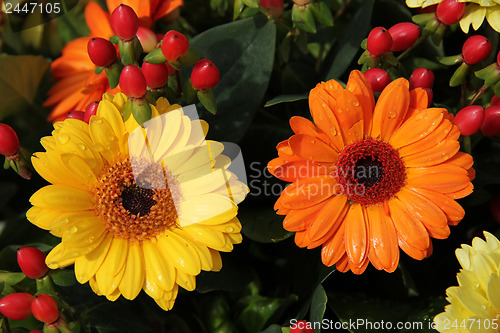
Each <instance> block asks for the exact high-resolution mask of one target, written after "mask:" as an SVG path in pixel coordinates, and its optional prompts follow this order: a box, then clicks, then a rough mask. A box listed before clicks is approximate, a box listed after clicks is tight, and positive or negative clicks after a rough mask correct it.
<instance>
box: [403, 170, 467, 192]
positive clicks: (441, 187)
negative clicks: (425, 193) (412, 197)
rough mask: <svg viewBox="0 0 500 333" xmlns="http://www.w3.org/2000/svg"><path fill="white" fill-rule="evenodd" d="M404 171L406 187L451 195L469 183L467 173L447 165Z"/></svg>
mask: <svg viewBox="0 0 500 333" xmlns="http://www.w3.org/2000/svg"><path fill="white" fill-rule="evenodd" d="M406 171H407V177H408V178H407V184H408V187H415V188H426V189H429V190H433V191H437V192H441V193H452V192H456V191H459V190H461V189H463V188H464V187H466V186H467V185H468V184H469V183H470V179H469V176H468V174H467V171H465V170H464V169H462V168H460V167H457V166H456V165H450V164H447V163H445V164H441V165H437V166H434V167H427V168H408V169H407V170H406Z"/></svg>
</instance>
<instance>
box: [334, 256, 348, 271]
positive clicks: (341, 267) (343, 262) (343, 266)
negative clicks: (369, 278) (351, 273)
mask: <svg viewBox="0 0 500 333" xmlns="http://www.w3.org/2000/svg"><path fill="white" fill-rule="evenodd" d="M335 268H337V270H338V271H339V272H342V273H345V272H347V271H348V270H349V269H350V267H349V259H348V257H347V253H344V255H343V256H342V257H341V258H340V259H339V260H338V261H337V264H336V265H335Z"/></svg>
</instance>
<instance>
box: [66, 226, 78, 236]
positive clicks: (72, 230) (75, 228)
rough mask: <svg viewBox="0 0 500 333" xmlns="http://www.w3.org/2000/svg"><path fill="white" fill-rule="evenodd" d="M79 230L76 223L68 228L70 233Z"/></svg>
mask: <svg viewBox="0 0 500 333" xmlns="http://www.w3.org/2000/svg"><path fill="white" fill-rule="evenodd" d="M77 231H78V228H77V227H76V226H74V225H72V226H71V227H69V228H68V233H70V234H74V233H75V232H77Z"/></svg>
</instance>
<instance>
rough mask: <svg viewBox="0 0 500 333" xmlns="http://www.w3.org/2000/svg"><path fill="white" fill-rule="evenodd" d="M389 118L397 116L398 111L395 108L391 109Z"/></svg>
mask: <svg viewBox="0 0 500 333" xmlns="http://www.w3.org/2000/svg"><path fill="white" fill-rule="evenodd" d="M389 118H391V119H394V118H396V112H395V111H394V110H391V111H389Z"/></svg>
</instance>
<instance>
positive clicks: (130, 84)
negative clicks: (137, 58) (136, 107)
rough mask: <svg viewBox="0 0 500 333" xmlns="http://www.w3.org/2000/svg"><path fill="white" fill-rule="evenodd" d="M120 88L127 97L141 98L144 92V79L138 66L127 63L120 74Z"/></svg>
mask: <svg viewBox="0 0 500 333" xmlns="http://www.w3.org/2000/svg"><path fill="white" fill-rule="evenodd" d="M120 89H121V90H122V92H123V93H124V94H125V95H127V96H128V97H133V98H141V97H142V96H144V95H145V94H146V79H145V78H144V75H143V74H142V72H141V70H140V69H139V67H137V66H136V65H127V66H125V68H123V70H122V72H121V74H120Z"/></svg>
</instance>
